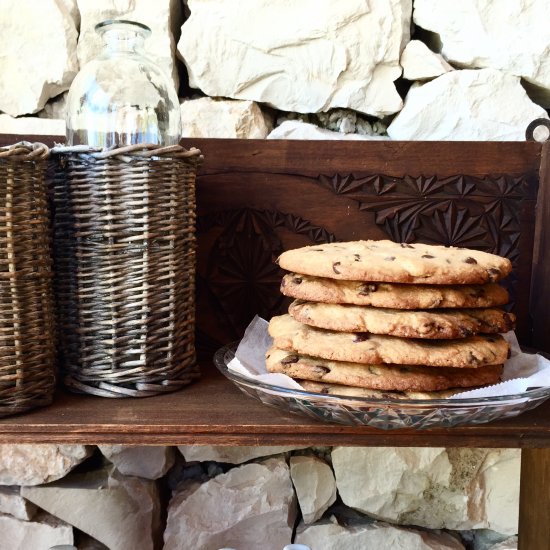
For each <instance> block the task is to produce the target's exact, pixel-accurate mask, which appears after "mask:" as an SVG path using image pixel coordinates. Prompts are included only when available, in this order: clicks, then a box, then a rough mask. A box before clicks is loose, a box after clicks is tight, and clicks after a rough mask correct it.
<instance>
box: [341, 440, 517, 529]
mask: <svg viewBox="0 0 550 550" xmlns="http://www.w3.org/2000/svg"><path fill="white" fill-rule="evenodd" d="M332 461H333V467H334V472H335V476H336V485H337V488H338V492H339V494H340V496H341V498H342V501H343V502H344V503H345V504H346V505H347V506H350V507H351V508H354V509H356V510H358V511H360V512H363V513H365V514H368V515H370V516H373V517H375V518H378V519H385V520H388V521H391V522H394V523H400V524H408V525H418V526H421V527H427V528H430V529H458V530H467V529H492V530H495V531H499V532H501V533H504V534H515V533H516V532H517V524H518V512H519V492H518V491H519V464H520V453H519V451H517V450H511V449H491V450H487V449H447V450H445V449H438V448H427V449H416V448H390V447H388V448H354V447H335V448H334V449H333V452H332Z"/></svg>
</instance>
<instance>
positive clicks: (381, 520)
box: [0, 0, 550, 550]
mask: <svg viewBox="0 0 550 550" xmlns="http://www.w3.org/2000/svg"><path fill="white" fill-rule="evenodd" d="M546 12H547V2H546V1H545V0H517V1H516V2H513V3H512V2H494V1H492V0H462V1H461V2H456V0H414V1H413V0H369V1H367V0H346V2H334V1H331V0H300V1H295V2H284V3H283V2H281V3H278V2H275V3H274V2H272V1H270V2H268V1H265V0H240V1H239V2H228V1H227V0H225V1H224V0H188V1H187V2H186V3H181V0H155V1H154V2H151V1H150V0H40V2H37V1H36V0H3V4H2V16H1V17H0V36H2V40H1V41H0V75H1V78H0V132H4V133H21V134H36V133H37V134H63V133H64V120H63V118H64V110H65V97H66V91H67V90H68V88H69V86H70V84H71V82H72V80H73V78H74V76H75V74H76V73H77V71H78V70H79V67H80V66H81V65H82V64H83V63H85V62H86V61H87V60H89V59H90V58H92V57H93V56H94V55H95V53H96V52H97V48H98V43H97V40H96V37H95V35H94V32H93V27H94V25H95V24H96V23H97V22H99V21H101V20H103V19H108V18H115V17H124V18H127V19H135V20H138V21H141V22H143V23H145V24H147V25H148V26H149V27H151V29H152V30H153V35H152V37H151V38H150V39H149V41H148V46H147V47H148V52H149V55H150V56H151V57H153V58H154V59H156V60H157V62H158V64H159V65H160V66H162V67H164V68H165V70H166V72H167V73H168V74H169V75H170V76H171V78H172V79H173V82H174V85H175V86H176V87H177V88H178V90H179V95H180V97H181V113H182V120H183V125H184V135H186V136H190V137H234V138H259V139H263V138H270V139H289V138H292V139H366V140H368V139H396V140H409V139H429V140H452V139H456V140H472V139H475V140H522V139H524V132H525V128H526V126H527V124H528V123H529V122H530V121H531V120H533V119H534V118H538V117H545V118H547V117H548V115H547V112H546V108H548V107H549V106H550V61H549V60H550V55H548V53H549V50H550V27H549V26H548V25H547V23H546V17H545V16H546ZM533 37H536V40H534V39H532V38H533ZM519 456H520V455H519V451H516V450H484V449H474V450H468V449H462V450H460V449H393V448H383V449H368V448H367V449H359V448H334V449H328V448H326V449H293V450H289V449H262V448H247V449H244V448H243V449H241V448H220V449H218V448H213V447H206V448H198V447H197V448H190V447H185V448H183V447H182V448H179V449H175V448H163V447H158V448H124V447H116V446H101V447H99V448H90V447H82V446H18V445H12V446H0V532H1V533H2V536H0V550H3V549H4V548H6V549H7V548H9V549H10V550H11V549H14V548H20V549H23V550H27V549H35V548H49V547H50V546H53V545H55V544H72V543H73V542H75V543H77V545H78V548H81V549H85V548H88V549H89V548H105V547H108V548H112V549H132V550H134V549H135V548H140V549H145V550H146V549H149V548H161V547H162V546H163V545H164V546H165V547H166V548H167V549H168V548H178V549H182V550H185V549H186V548H189V549H191V548H193V549H196V548H200V549H201V550H209V549H214V550H216V549H217V548H221V547H223V546H234V547H235V548H237V549H238V550H247V549H248V548H254V549H256V548H260V547H261V548H264V549H266V550H269V549H273V550H279V549H281V548H282V547H283V546H284V545H285V544H287V543H289V542H290V541H291V540H294V541H296V542H302V543H304V544H308V545H309V546H311V547H312V548H314V549H315V550H321V549H341V548H366V547H372V548H380V549H383V548H401V549H404V550H406V549H418V550H420V549H423V550H426V549H431V548H433V549H435V548H438V549H447V548H448V549H463V548H467V549H475V550H488V549H494V550H496V549H500V550H506V549H511V548H516V542H515V538H514V535H515V533H516V532H517V516H518V491H519ZM163 541H164V542H163ZM381 541H382V542H381Z"/></svg>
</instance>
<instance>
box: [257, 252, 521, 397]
mask: <svg viewBox="0 0 550 550" xmlns="http://www.w3.org/2000/svg"><path fill="white" fill-rule="evenodd" d="M279 265H280V266H281V267H282V268H283V269H285V270H287V271H289V272H290V273H288V274H287V275H285V277H284V279H283V281H282V283H281V291H282V293H283V294H284V295H286V296H290V297H293V298H295V300H294V302H292V304H291V305H290V307H289V314H288V315H282V316H278V317H274V318H273V319H271V321H270V323H269V333H270V335H271V336H272V338H273V346H272V348H271V349H270V350H269V351H268V352H267V354H266V365H267V370H268V371H269V372H281V373H284V374H287V375H289V376H291V377H292V378H295V379H297V380H298V381H299V382H300V383H301V384H302V385H303V386H304V388H305V389H308V390H310V391H317V392H321V393H328V394H338V395H359V396H376V397H392V398H442V397H447V396H449V395H451V394H452V393H456V392H457V391H464V390H465V389H471V388H473V387H479V386H484V385H488V384H494V383H496V382H498V381H499V379H500V376H501V374H502V369H503V363H504V362H505V361H506V359H507V357H508V355H509V346H508V343H507V342H506V340H504V338H503V337H502V336H501V335H500V334H499V333H501V332H507V331H509V330H512V329H513V328H514V325H515V317H514V315H512V314H510V313H507V312H506V311H504V310H503V309H501V308H499V307H497V306H502V305H504V304H505V303H506V302H507V301H508V293H507V291H506V290H505V289H504V288H503V287H501V286H500V285H499V284H497V281H499V280H500V279H502V278H504V277H506V276H507V275H508V274H509V273H510V271H511V264H510V261H509V260H508V259H506V258H502V257H500V256H496V255H494V254H488V253H485V252H479V251H476V250H468V249H461V248H449V247H444V246H433V245H425V244H404V243H401V244H399V243H394V242H391V241H356V242H346V243H330V244H325V245H320V246H308V247H304V248H299V249H295V250H289V251H287V252H285V253H283V254H282V255H281V257H280V258H279Z"/></svg>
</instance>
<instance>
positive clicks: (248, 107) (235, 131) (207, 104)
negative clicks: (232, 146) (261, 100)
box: [180, 97, 273, 139]
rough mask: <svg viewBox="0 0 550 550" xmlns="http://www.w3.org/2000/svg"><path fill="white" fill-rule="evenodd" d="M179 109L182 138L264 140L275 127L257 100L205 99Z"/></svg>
mask: <svg viewBox="0 0 550 550" xmlns="http://www.w3.org/2000/svg"><path fill="white" fill-rule="evenodd" d="M180 109H181V123H182V136H183V137H199V138H203V137H204V138H245V139H264V138H265V137H266V136H267V134H269V132H270V131H271V129H272V126H273V125H272V123H271V121H270V120H269V118H268V117H267V116H266V115H264V114H263V113H262V110H261V109H260V107H259V105H258V104H257V103H254V101H244V100H215V99H212V98H210V97H203V98H200V99H189V100H185V101H183V102H182V104H181V106H180Z"/></svg>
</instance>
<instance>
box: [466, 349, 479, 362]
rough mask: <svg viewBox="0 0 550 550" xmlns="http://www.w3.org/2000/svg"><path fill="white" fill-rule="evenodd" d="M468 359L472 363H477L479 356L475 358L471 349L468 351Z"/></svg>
mask: <svg viewBox="0 0 550 550" xmlns="http://www.w3.org/2000/svg"><path fill="white" fill-rule="evenodd" d="M468 361H469V362H470V363H472V364H473V365H477V364H478V363H479V358H477V357H476V356H475V355H474V353H473V352H472V351H471V352H470V358H469V359H468Z"/></svg>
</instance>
